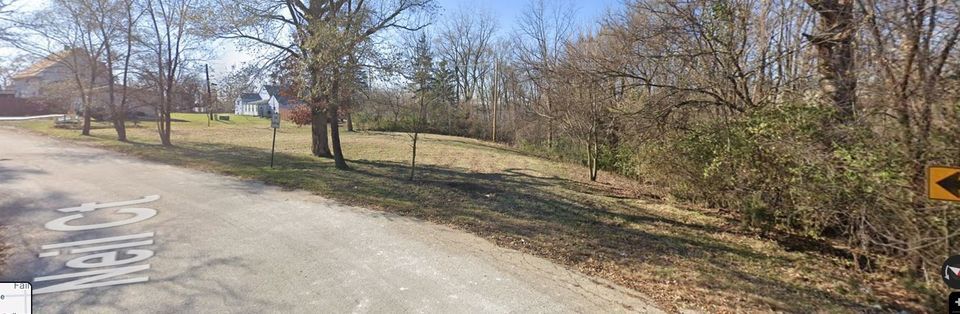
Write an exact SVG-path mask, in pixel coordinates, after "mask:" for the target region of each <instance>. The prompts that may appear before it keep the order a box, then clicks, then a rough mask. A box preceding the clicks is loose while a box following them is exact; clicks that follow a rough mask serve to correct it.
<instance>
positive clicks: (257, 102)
mask: <svg viewBox="0 0 960 314" xmlns="http://www.w3.org/2000/svg"><path fill="white" fill-rule="evenodd" d="M269 103H270V100H267V99H261V100H257V101H252V102H249V103H247V104H248V105H264V104H269Z"/></svg>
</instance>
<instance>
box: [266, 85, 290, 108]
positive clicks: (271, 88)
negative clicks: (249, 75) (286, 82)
mask: <svg viewBox="0 0 960 314" xmlns="http://www.w3.org/2000/svg"><path fill="white" fill-rule="evenodd" d="M263 89H265V90H267V94H269V95H270V96H273V97H276V98H277V102H279V103H280V106H283V107H286V106H287V104H288V103H289V100H288V99H287V98H286V97H283V96H280V86H277V85H263Z"/></svg>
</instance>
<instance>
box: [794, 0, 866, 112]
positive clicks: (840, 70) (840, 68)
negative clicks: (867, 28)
mask: <svg viewBox="0 0 960 314" xmlns="http://www.w3.org/2000/svg"><path fill="white" fill-rule="evenodd" d="M806 1H807V4H809V5H810V7H812V8H813V9H814V10H816V11H817V13H818V14H819V16H820V18H819V20H818V21H817V26H816V31H817V34H814V35H807V38H809V39H810V41H811V42H812V43H813V45H814V46H815V47H816V48H817V58H818V60H817V62H818V65H817V73H818V74H819V75H820V90H821V91H822V92H823V96H824V98H826V99H827V100H828V101H830V102H831V103H832V104H833V106H835V107H836V108H837V112H838V115H839V118H840V120H841V121H843V122H848V121H850V120H852V119H853V118H854V106H855V105H856V98H857V95H856V90H857V77H856V73H854V70H855V64H854V62H855V60H854V57H855V52H854V48H855V47H854V36H855V35H856V30H857V23H856V21H855V20H854V16H853V4H854V0H806Z"/></svg>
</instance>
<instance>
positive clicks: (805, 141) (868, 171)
mask: <svg viewBox="0 0 960 314" xmlns="http://www.w3.org/2000/svg"><path fill="white" fill-rule="evenodd" d="M831 116H832V110H831V109H830V108H824V107H819V106H812V105H806V104H784V105H779V106H773V107H770V108H767V109H762V110H757V111H755V112H752V113H749V114H748V115H747V116H745V117H744V118H742V119H737V120H733V121H727V122H719V121H717V122H707V123H703V124H701V125H698V126H697V127H695V128H694V130H693V131H692V132H688V133H680V134H675V135H673V136H668V137H666V138H664V139H663V140H659V141H656V142H653V143H650V144H648V145H645V146H644V147H643V148H642V152H641V156H644V157H645V160H647V162H646V163H645V164H644V165H643V166H641V169H642V170H643V173H645V174H648V175H652V176H654V178H655V179H656V181H658V182H662V183H664V184H667V185H668V186H669V187H670V188H671V190H672V191H673V192H674V194H675V195H676V196H678V197H680V198H682V199H686V200H691V201H697V202H702V203H705V204H707V205H708V206H714V207H720V208H727V209H732V210H737V211H739V212H740V213H741V214H742V217H743V219H744V220H745V222H746V223H747V224H748V225H750V226H753V227H759V228H762V229H769V228H776V227H783V228H785V229H787V230H791V231H796V232H800V233H803V234H807V235H811V236H822V235H828V234H836V233H840V234H846V235H848V236H852V233H853V232H852V228H851V224H850V222H851V220H852V216H853V215H854V214H856V213H857V212H858V211H859V212H863V211H871V212H876V211H880V210H891V211H893V210H897V209H899V208H902V207H901V206H904V204H903V203H902V202H899V203H898V202H890V201H889V200H887V199H886V198H885V197H886V196H891V195H897V194H898V193H899V192H897V191H898V190H899V188H898V187H899V186H903V185H905V184H906V183H907V182H908V178H906V177H905V176H904V171H903V169H904V167H905V166H906V164H905V163H904V162H903V161H902V160H901V159H900V158H899V157H900V156H899V155H898V154H897V153H896V150H895V148H891V145H878V144H886V143H877V142H875V141H871V140H870V134H869V133H868V132H866V131H863V130H862V128H861V129H860V131H855V130H852V129H851V130H837V129H829V128H826V127H824V125H826V123H825V121H828V120H827V119H829V118H830V117H831ZM858 132H859V133H858ZM839 134H843V135H844V136H839ZM838 139H845V141H844V142H842V143H841V142H839V141H838ZM899 194H902V193H899ZM878 206H881V207H884V208H886V209H884V208H878ZM854 229H855V228H854Z"/></svg>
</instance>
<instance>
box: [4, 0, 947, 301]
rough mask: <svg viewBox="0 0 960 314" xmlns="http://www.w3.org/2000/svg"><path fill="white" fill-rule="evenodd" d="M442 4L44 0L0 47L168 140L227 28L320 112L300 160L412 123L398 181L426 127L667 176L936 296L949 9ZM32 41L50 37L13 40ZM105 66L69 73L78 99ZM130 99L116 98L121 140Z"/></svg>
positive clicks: (611, 168) (749, 222) (595, 175)
mask: <svg viewBox="0 0 960 314" xmlns="http://www.w3.org/2000/svg"><path fill="white" fill-rule="evenodd" d="M0 4H4V2H0ZM438 9H439V8H437V7H436V4H435V3H433V2H432V1H431V0H379V1H374V0H370V1H364V0H327V1H300V0H284V1H256V2H254V1H240V0H218V1H213V0H54V1H51V4H50V8H47V9H45V10H44V11H42V12H38V13H36V15H31V17H29V18H24V19H17V18H13V17H9V16H7V17H0V23H13V24H14V25H15V26H16V27H13V28H11V31H8V32H4V33H0V39H6V40H8V41H11V42H15V43H19V44H18V47H21V48H23V49H25V50H30V51H36V52H37V54H38V55H39V54H45V53H48V52H51V51H56V50H59V48H60V46H70V47H83V48H84V49H86V50H87V51H89V52H91V54H90V56H91V58H94V60H91V61H90V62H94V63H95V62H96V61H102V62H104V63H105V64H106V66H107V69H106V73H111V74H112V75H111V78H110V79H109V80H108V82H109V88H110V89H111V90H113V89H115V88H116V89H120V90H124V91H125V90H126V88H127V87H128V86H130V85H132V84H133V85H136V86H138V87H141V88H146V89H149V90H151V91H153V92H154V93H155V94H156V95H157V99H158V102H157V113H158V116H159V117H160V119H158V121H157V125H156V126H157V131H158V135H159V136H160V138H161V139H163V144H164V145H173V144H175V143H172V142H171V141H170V132H171V127H172V125H171V123H170V113H171V112H172V111H173V110H174V109H173V106H174V102H175V100H174V97H175V95H174V94H175V91H176V90H177V89H178V88H181V87H180V86H181V85H182V84H184V82H185V81H186V80H187V77H188V76H189V75H187V74H188V73H187V71H186V70H185V69H186V68H187V67H188V66H189V65H190V64H191V63H193V62H195V59H196V58H195V57H196V56H197V55H198V50H201V49H202V48H201V46H202V43H204V42H209V41H212V40H236V41H237V42H242V43H244V45H255V46H259V47H261V48H262V49H263V52H262V53H263V59H264V60H265V61H266V62H265V64H268V65H270V66H271V71H272V72H275V73H276V74H275V76H276V78H277V80H278V83H281V84H282V85H283V86H284V87H285V92H287V93H289V94H290V95H293V96H295V97H296V98H299V99H302V100H304V101H305V102H306V103H307V109H308V110H309V114H308V115H307V114H304V112H303V110H302V109H301V110H299V114H297V116H298V117H299V118H297V119H298V121H301V122H302V123H304V124H305V123H307V122H308V121H304V120H307V119H305V118H304V116H309V119H308V120H309V121H310V122H312V123H311V124H312V126H311V127H312V131H313V140H312V143H310V144H309V145H311V146H312V151H313V154H314V155H315V156H318V157H324V158H333V159H334V160H335V161H336V166H337V168H339V169H343V170H348V169H349V165H348V163H347V161H348V160H349V158H350V156H345V155H344V153H343V148H342V147H341V143H340V135H339V134H340V131H341V130H340V127H341V120H343V121H342V123H345V124H347V127H349V128H351V129H352V128H354V127H356V128H357V129H366V130H385V131H399V132H410V133H411V134H412V136H411V139H412V144H413V147H412V150H413V158H412V160H411V172H410V179H411V180H413V179H415V172H414V170H413V169H414V167H415V165H416V163H415V160H416V142H417V139H418V137H417V134H419V133H421V132H426V133H437V134H447V135H457V136H465V137H472V138H477V139H483V140H489V141H495V142H499V143H503V144H508V145H513V146H515V147H517V148H519V149H521V150H524V151H527V152H530V153H534V154H539V155H542V156H546V157H551V158H558V159H563V160H567V161H570V162H576V163H581V164H583V165H586V166H587V168H588V169H589V174H588V175H589V177H590V178H591V179H592V180H594V181H596V180H598V179H599V178H600V177H601V176H604V175H620V176H626V177H629V178H632V179H635V180H638V181H640V182H643V183H647V184H651V185H656V186H661V187H664V188H665V189H666V190H667V191H669V194H670V195H672V196H673V197H675V198H676V199H677V200H678V201H681V202H689V203H695V204H700V205H703V206H707V207H711V208H719V209H721V210H722V211H724V212H726V213H731V214H734V215H736V216H737V217H740V219H741V222H742V224H743V225H744V226H745V227H747V228H752V229H753V230H755V231H757V232H759V233H761V234H768V233H786V234H792V235H800V236H804V237H809V238H815V239H825V240H830V241H836V243H839V244H840V246H842V249H844V250H847V251H849V253H850V254H851V258H852V259H853V261H854V264H855V265H856V266H857V268H858V269H859V270H860V271H868V272H870V271H888V272H894V273H897V274H900V275H902V276H903V277H904V278H906V279H907V280H908V281H910V282H911V286H914V287H916V289H917V290H918V291H919V292H922V293H930V294H931V295H937V294H939V293H941V292H943V291H945V290H944V289H945V288H944V287H942V284H940V283H939V281H940V279H939V275H938V269H939V266H940V264H941V263H942V262H943V260H944V259H945V258H946V257H947V256H950V255H953V254H954V253H956V252H958V251H960V244H958V239H957V234H958V232H960V231H958V230H960V229H958V228H957V227H958V226H960V215H958V214H960V207H957V206H955V205H951V204H947V203H942V202H933V201H929V200H927V199H926V196H925V195H924V193H925V189H926V188H925V171H926V167H928V166H929V165H960V53H958V49H957V41H958V36H960V3H958V2H957V1H952V0H897V1H894V0H856V1H855V0H806V1H801V0H765V1H753V0H713V1H707V0H684V1H678V0H649V1H646V0H627V1H626V2H625V3H624V4H623V6H622V7H621V8H619V9H618V10H614V11H612V12H610V13H609V14H608V15H606V16H604V17H603V18H602V19H601V20H598V21H591V23H589V25H593V26H594V27H592V28H589V29H585V28H579V27H577V24H576V23H573V22H571V21H573V20H574V19H575V16H576V14H575V12H576V10H575V8H574V6H573V5H572V4H571V3H566V2H554V1H545V0H532V1H530V2H529V4H528V5H527V6H526V9H525V10H524V11H523V12H521V13H520V15H519V16H520V19H519V21H518V28H517V29H516V30H514V31H512V32H508V33H506V34H505V35H504V36H498V35H497V34H498V31H499V28H500V26H499V25H498V24H497V20H496V19H495V18H493V17H492V16H491V15H489V14H485V13H483V12H477V11H468V10H466V9H461V10H459V11H457V10H453V11H448V14H445V16H444V17H443V18H437V17H436V14H435V13H436V12H437V11H438ZM6 12H7V11H4V9H3V6H2V5H0V14H4V13H6ZM211 12H216V14H212V13H211ZM37 37H42V38H45V39H46V41H45V43H46V44H45V45H37V44H35V42H34V41H31V42H25V41H20V40H14V39H13V38H37ZM386 38H393V39H395V40H387V39H386ZM398 38H402V39H403V40H400V39H398ZM51 43H55V44H51ZM51 47H54V48H51ZM93 68H94V69H96V67H93ZM94 72H96V71H94ZM99 77H100V76H99V75H98V74H97V73H79V72H78V73H76V78H77V79H76V84H77V86H78V87H79V90H80V91H81V93H83V91H84V90H88V89H91V88H93V86H96V80H97V79H98V78H99ZM238 81H243V80H242V79H240V80H238ZM238 84H239V83H238ZM235 85H236V84H235ZM111 95H113V93H111ZM119 95H126V94H125V93H120V94H119ZM83 99H86V98H83ZM124 104H125V98H124V97H121V98H120V99H113V98H111V99H110V108H113V109H112V110H115V111H114V112H116V113H117V114H114V115H112V117H113V119H114V125H115V127H116V129H117V134H118V139H119V140H121V141H123V140H125V135H124V130H123V128H124V123H123V122H124V119H125V118H124V115H123V114H122V113H123V112H125V111H124V109H123V108H124ZM87 120H88V121H89V117H88V118H87ZM299 123H300V122H298V124H299ZM87 124H89V122H87ZM304 145H308V144H307V143H304ZM938 302H939V301H938Z"/></svg>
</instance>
